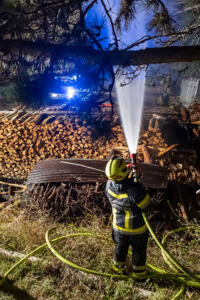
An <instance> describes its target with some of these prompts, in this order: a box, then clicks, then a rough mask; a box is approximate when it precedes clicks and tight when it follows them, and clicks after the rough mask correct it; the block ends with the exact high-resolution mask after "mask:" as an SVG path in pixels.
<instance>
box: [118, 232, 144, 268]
mask: <svg viewBox="0 0 200 300" xmlns="http://www.w3.org/2000/svg"><path fill="white" fill-rule="evenodd" d="M148 236H149V232H148V230H146V231H145V232H144V233H142V234H137V235H128V234H124V233H121V232H118V231H115V230H113V231H112V238H113V241H114V243H115V250H114V259H113V261H114V264H115V265H116V266H119V267H123V266H124V265H125V261H126V257H127V254H128V248H129V246H131V247H132V268H133V272H135V273H143V272H144V271H145V270H146V252H147V242H148Z"/></svg>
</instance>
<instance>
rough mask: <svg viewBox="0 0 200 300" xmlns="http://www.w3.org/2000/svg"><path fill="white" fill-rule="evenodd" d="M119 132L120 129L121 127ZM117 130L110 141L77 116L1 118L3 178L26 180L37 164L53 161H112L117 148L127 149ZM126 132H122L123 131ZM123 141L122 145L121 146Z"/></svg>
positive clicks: (0, 157)
mask: <svg viewBox="0 0 200 300" xmlns="http://www.w3.org/2000/svg"><path fill="white" fill-rule="evenodd" d="M118 129H119V126H118ZM117 132H118V130H117V131H115V130H114V132H113V134H112V136H111V138H110V139H109V141H108V140H107V139H106V137H104V136H101V137H98V136H95V138H94V133H95V130H94V128H93V126H92V125H88V124H86V121H81V120H80V119H78V118H76V117H73V116H72V117H68V116H54V115H53V116H52V115H51V116H41V115H29V114H27V113H26V112H24V114H23V113H22V112H20V113H18V115H17V114H15V115H14V116H9V117H7V116H3V117H2V118H1V119H0V145H1V147H0V170H1V171H0V172H1V173H0V177H4V178H21V179H26V178H27V175H28V174H29V172H30V170H31V169H32V168H33V167H34V165H35V163H36V162H38V161H40V160H45V159H50V158H71V157H73V158H93V159H104V158H108V153H109V149H110V148H112V147H113V146H114V145H116V144H118V145H123V146H125V145H126V143H125V139H124V136H123V134H122V133H120V139H121V142H119V137H118V136H117V135H116V134H117ZM121 132H122V130H121ZM118 142H119V143H118Z"/></svg>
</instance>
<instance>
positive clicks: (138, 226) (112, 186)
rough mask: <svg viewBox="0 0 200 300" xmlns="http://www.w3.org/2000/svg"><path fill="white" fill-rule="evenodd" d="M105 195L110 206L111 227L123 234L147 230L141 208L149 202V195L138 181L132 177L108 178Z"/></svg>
mask: <svg viewBox="0 0 200 300" xmlns="http://www.w3.org/2000/svg"><path fill="white" fill-rule="evenodd" d="M106 193H107V197H108V199H109V201H110V204H111V206H112V213H113V229H114V230H117V231H119V232H121V233H124V234H142V233H144V232H145V231H146V230H147V227H146V224H145V223H144V220H143V217H142V210H143V209H144V208H146V207H147V206H148V205H149V204H150V196H149V194H148V193H146V191H145V190H144V188H143V187H142V185H141V184H140V183H135V182H133V180H132V179H129V178H127V179H125V180H124V181H121V182H116V181H112V180H108V182H107V185H106Z"/></svg>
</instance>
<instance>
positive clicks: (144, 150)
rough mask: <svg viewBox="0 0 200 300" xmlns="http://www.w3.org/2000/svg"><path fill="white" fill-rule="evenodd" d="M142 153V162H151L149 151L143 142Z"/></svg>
mask: <svg viewBox="0 0 200 300" xmlns="http://www.w3.org/2000/svg"><path fill="white" fill-rule="evenodd" d="M142 153H143V156H144V162H145V163H148V164H151V163H152V159H151V156H150V153H149V151H148V149H147V147H146V146H145V145H144V144H143V145H142Z"/></svg>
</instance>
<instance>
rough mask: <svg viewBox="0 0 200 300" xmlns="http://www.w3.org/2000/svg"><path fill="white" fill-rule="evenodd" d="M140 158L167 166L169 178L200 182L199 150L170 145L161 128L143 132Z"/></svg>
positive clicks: (140, 142) (185, 181) (186, 181)
mask: <svg viewBox="0 0 200 300" xmlns="http://www.w3.org/2000/svg"><path fill="white" fill-rule="evenodd" d="M138 158H139V160H144V161H146V162H148V163H154V164H156V165H160V166H165V167H167V168H168V169H169V171H170V176H169V180H172V181H178V182H180V183H183V184H184V183H193V184H197V185H199V184H200V171H199V162H198V152H197V151H196V150H195V149H193V150H191V149H185V148H181V147H180V146H179V144H173V145H170V146H169V145H168V144H166V142H165V140H164V139H163V138H162V133H161V130H160V129H150V130H148V131H145V132H143V133H142V134H141V137H140V141H139V145H138Z"/></svg>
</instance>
